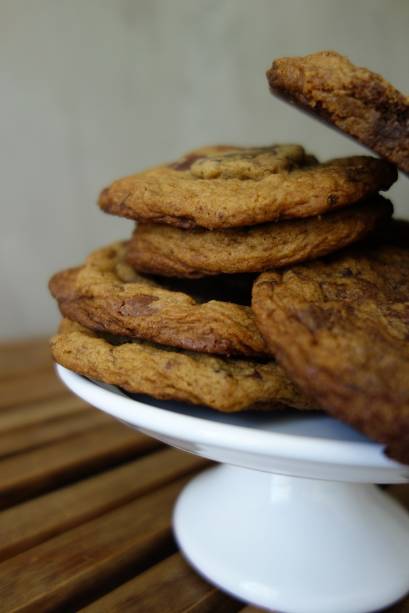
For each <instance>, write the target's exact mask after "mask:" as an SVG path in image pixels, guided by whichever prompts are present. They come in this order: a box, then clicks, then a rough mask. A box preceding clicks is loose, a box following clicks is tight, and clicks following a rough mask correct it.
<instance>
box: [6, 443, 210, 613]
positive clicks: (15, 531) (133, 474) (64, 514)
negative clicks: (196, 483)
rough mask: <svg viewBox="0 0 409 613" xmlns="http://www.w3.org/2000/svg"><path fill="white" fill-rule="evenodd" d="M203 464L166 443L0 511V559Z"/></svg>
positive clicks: (203, 464)
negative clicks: (110, 467) (144, 454)
mask: <svg viewBox="0 0 409 613" xmlns="http://www.w3.org/2000/svg"><path fill="white" fill-rule="evenodd" d="M206 464H208V462H207V460H203V459H202V458H199V457H197V456H194V455H190V454H186V453H182V452H180V451H176V450H174V449H167V448H166V449H162V450H159V451H156V452H155V453H152V454H149V455H148V456H145V457H142V458H139V459H138V460H135V461H133V462H130V463H128V464H125V465H123V466H120V467H118V468H115V469H112V470H109V471H106V472H104V473H102V474H100V475H97V476H95V477H90V478H88V479H84V480H82V481H80V482H79V483H75V484H73V485H69V486H66V487H64V488H62V489H59V490H56V491H55V492H52V493H50V494H46V495H44V496H41V497H39V498H36V499H34V500H29V501H28V502H25V503H22V504H20V505H18V506H15V507H13V508H11V509H9V510H5V511H2V512H1V513H0V560H4V559H6V558H8V557H11V556H13V555H16V554H17V553H20V552H21V551H24V550H26V549H28V548H29V547H32V546H33V545H36V544H38V543H41V542H43V541H45V540H46V539H49V538H51V537H53V536H56V535H57V534H61V533H62V532H64V531H66V530H69V529H71V528H73V527H75V526H78V525H80V524H81V523H84V522H86V521H89V520H90V519H92V518H94V517H98V516H99V515H102V514H104V513H106V512H107V511H110V510H112V509H114V508H116V507H118V506H120V505H123V504H125V503H127V502H129V501H130V500H133V499H134V498H136V497H138V496H142V495H144V494H146V493H147V492H149V491H152V490H154V489H157V488H159V487H161V486H164V485H166V484H168V483H171V482H172V481H175V480H176V479H178V478H180V477H182V476H184V475H187V474H189V473H191V472H192V471H196V470H198V469H200V468H203V467H204V466H205V465H206ZM0 466H1V465H0ZM0 610H1V606H0Z"/></svg>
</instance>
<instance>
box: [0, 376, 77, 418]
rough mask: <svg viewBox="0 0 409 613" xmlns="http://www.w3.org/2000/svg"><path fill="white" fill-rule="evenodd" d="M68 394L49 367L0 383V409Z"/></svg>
mask: <svg viewBox="0 0 409 613" xmlns="http://www.w3.org/2000/svg"><path fill="white" fill-rule="evenodd" d="M68 393H69V392H68V391H67V388H66V387H65V386H64V385H63V383H62V382H61V381H60V380H59V379H58V378H57V376H56V374H55V372H54V371H53V369H52V368H51V367H48V366H47V367H46V368H45V369H43V370H37V371H35V370H34V371H31V370H30V371H27V372H25V373H24V375H22V376H21V377H18V378H17V379H14V378H13V379H6V380H3V381H1V383H0V409H5V408H10V407H15V406H18V405H21V404H27V403H28V402H36V401H39V400H46V399H47V398H51V397H54V396H62V395H67V394H68Z"/></svg>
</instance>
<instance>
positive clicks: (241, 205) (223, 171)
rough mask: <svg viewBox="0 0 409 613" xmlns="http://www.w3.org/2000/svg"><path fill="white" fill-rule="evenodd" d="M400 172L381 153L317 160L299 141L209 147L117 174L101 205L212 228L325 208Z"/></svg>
mask: <svg viewBox="0 0 409 613" xmlns="http://www.w3.org/2000/svg"><path fill="white" fill-rule="evenodd" d="M396 178H397V174H396V169H395V167H394V166H392V165H390V164H388V163H387V162H384V161H383V160H378V159H374V158H371V157H366V156H355V157H349V158H341V159H337V160H330V161H329V162H326V163H324V164H318V163H317V162H316V160H315V159H314V158H312V156H310V155H308V154H306V153H305V151H304V149H303V148H302V147H300V146H299V145H273V146H270V147H262V148H260V147H258V148H255V147H253V148H244V147H207V148H202V149H197V150H195V151H192V152H191V153H189V154H187V155H186V156H185V157H184V158H182V159H181V160H179V161H178V162H175V163H173V164H168V165H164V166H157V167H155V168H151V169H150V170H146V171H145V172H141V173H138V174H136V175H132V176H130V177H126V178H124V179H119V180H118V181H114V183H112V185H111V186H110V187H108V188H106V189H104V190H103V191H102V193H101V195H100V198H99V205H100V207H101V208H102V209H103V210H104V211H106V212H108V213H112V214H114V215H120V216H122V217H129V218H130V219H136V220H138V221H144V222H154V223H164V224H169V225H175V226H179V227H181V228H185V229H186V228H194V227H195V226H201V227H203V228H207V229H210V230H214V229H220V228H232V227H240V226H248V225H255V224H259V223H264V222H267V221H277V220H278V219H281V218H288V219H289V218H297V217H311V216H313V215H319V214H321V213H325V212H327V211H330V210H332V209H335V208H338V207H342V206H346V205H348V204H353V203H355V202H358V201H359V200H362V199H363V198H365V197H366V196H368V195H369V194H373V193H375V192H377V191H379V190H385V189H388V188H389V187H390V186H391V185H392V183H393V182H394V181H395V180H396Z"/></svg>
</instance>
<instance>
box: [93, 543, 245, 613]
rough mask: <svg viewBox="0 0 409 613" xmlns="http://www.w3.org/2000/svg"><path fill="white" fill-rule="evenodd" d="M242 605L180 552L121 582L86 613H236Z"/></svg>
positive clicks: (94, 603)
mask: <svg viewBox="0 0 409 613" xmlns="http://www.w3.org/2000/svg"><path fill="white" fill-rule="evenodd" d="M241 607H242V604H240V603H239V602H238V601H237V600H234V599H233V598H230V597H229V596H227V595H225V594H223V593H222V592H220V591H219V590H218V589H217V588H215V587H213V586H211V585H210V584H209V583H207V582H206V581H204V580H203V579H202V578H201V577H199V576H198V575H197V574H196V573H195V572H194V571H193V570H192V569H191V567H190V566H188V564H186V562H185V561H184V560H183V559H182V557H181V556H180V554H174V555H173V556H170V557H169V558H167V559H166V560H163V561H162V562H160V563H159V564H156V565H155V566H154V567H153V568H151V569H149V570H147V571H145V572H144V573H142V574H140V575H138V576H137V577H135V578H134V579H132V580H131V581H128V582H127V583H125V584H123V585H121V586H120V587H118V588H117V589H116V590H113V591H112V592H110V593H109V594H107V595H106V596H104V597H102V598H100V599H98V600H96V601H95V602H93V603H92V604H91V605H89V606H87V607H85V608H84V609H81V611H82V613H125V612H127V611H129V612H130V611H141V612H142V611H143V613H163V612H164V611H169V612H170V611H171V612H172V613H182V612H185V613H187V612H189V613H215V612H216V611H217V613H234V612H235V611H238V610H239V609H240V608H241Z"/></svg>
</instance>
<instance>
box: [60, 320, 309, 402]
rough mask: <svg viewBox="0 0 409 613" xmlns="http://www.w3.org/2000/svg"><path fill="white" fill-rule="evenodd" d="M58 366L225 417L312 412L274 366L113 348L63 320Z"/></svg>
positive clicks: (128, 345)
mask: <svg viewBox="0 0 409 613" xmlns="http://www.w3.org/2000/svg"><path fill="white" fill-rule="evenodd" d="M51 351H52V354H53V357H54V359H55V360H56V361H57V362H58V363H59V364H62V365H63V366H65V367H66V368H69V369H71V370H74V371H75V372H78V373H80V374H82V375H85V376H87V377H91V378H93V379H97V380H98V381H103V382H105V383H110V384H112V385H117V386H119V387H121V388H123V389H125V390H127V391H129V392H134V393H138V394H149V395H151V396H154V397H155V398H162V399H173V400H181V401H183V402H190V403H192V404H200V405H206V406H209V407H211V408H213V409H217V410H219V411H225V412H234V411H242V410H245V409H258V408H259V409H264V410H266V409H269V410H274V409H279V408H283V407H284V406H290V407H295V408H298V409H309V408H311V403H310V401H309V400H308V399H307V398H305V397H304V396H303V395H302V394H301V393H300V392H299V391H298V389H297V388H296V387H295V386H294V385H293V383H291V381H290V380H289V379H288V377H287V376H286V375H285V373H284V371H283V370H282V369H281V367H280V366H278V365H277V364H276V363H275V362H268V363H266V364H260V363H257V362H250V361H245V360H229V359H222V358H219V357H212V356H209V355H204V354H200V353H190V352H185V351H175V350H170V349H167V348H165V347H159V346H155V345H152V344H150V343H146V342H144V341H133V342H121V343H120V344H114V343H113V342H109V341H108V340H106V339H104V338H101V337H100V336H98V335H97V334H96V333H95V332H92V331H90V330H88V329H86V328H84V327H82V326H80V325H79V324H77V323H74V322H71V321H69V320H64V321H63V323H62V325H61V327H60V330H59V332H58V334H57V335H56V336H54V338H53V339H52V340H51Z"/></svg>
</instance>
